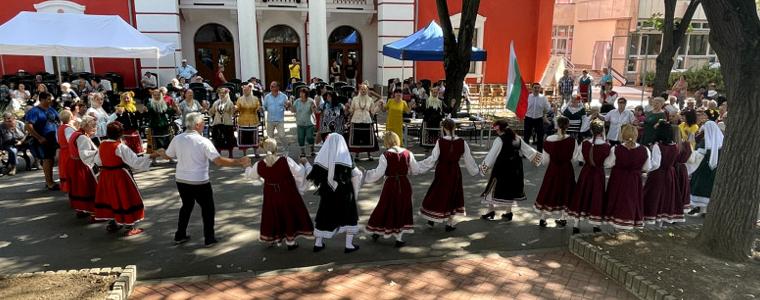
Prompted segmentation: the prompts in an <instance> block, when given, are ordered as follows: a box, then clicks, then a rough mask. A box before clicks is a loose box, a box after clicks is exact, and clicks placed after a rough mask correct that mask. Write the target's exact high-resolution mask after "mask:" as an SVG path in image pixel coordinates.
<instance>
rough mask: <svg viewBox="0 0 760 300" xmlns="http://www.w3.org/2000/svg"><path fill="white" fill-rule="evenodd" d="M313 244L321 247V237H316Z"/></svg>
mask: <svg viewBox="0 0 760 300" xmlns="http://www.w3.org/2000/svg"><path fill="white" fill-rule="evenodd" d="M314 246H317V247H322V246H324V244H322V237H317V241H316V242H314Z"/></svg>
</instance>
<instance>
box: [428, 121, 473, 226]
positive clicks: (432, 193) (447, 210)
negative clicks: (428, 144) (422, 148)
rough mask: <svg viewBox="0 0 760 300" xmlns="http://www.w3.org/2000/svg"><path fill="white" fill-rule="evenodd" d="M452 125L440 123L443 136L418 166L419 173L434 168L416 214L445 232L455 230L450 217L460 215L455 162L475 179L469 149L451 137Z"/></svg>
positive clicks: (461, 202) (461, 198) (461, 201)
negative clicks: (444, 226) (432, 175)
mask: <svg viewBox="0 0 760 300" xmlns="http://www.w3.org/2000/svg"><path fill="white" fill-rule="evenodd" d="M455 127H456V123H454V120H452V119H445V120H443V122H441V132H442V133H443V136H442V137H441V138H439V139H438V141H437V142H436V144H435V148H433V152H432V153H431V155H430V157H428V158H426V159H425V160H423V161H422V162H420V168H421V169H422V170H421V173H422V172H425V171H427V170H429V169H431V168H433V167H435V178H434V179H433V183H432V184H431V185H430V188H429V189H428V192H427V194H426V195H425V199H424V200H422V207H421V208H420V213H421V214H422V217H423V218H425V219H427V220H428V222H427V223H428V225H429V226H431V227H432V226H433V225H435V223H443V222H446V231H447V232H450V231H453V230H454V229H455V227H454V216H455V215H457V214H462V215H463V214H464V213H465V212H464V190H463V188H462V171H461V170H460V169H459V160H461V159H462V157H463V156H464V165H465V167H466V168H467V172H469V173H470V175H471V176H475V175H478V174H479V173H480V169H479V167H478V163H477V162H475V159H474V158H472V153H470V147H469V146H468V145H467V143H465V141H464V140H463V139H461V138H460V137H458V136H456V135H454V129H455Z"/></svg>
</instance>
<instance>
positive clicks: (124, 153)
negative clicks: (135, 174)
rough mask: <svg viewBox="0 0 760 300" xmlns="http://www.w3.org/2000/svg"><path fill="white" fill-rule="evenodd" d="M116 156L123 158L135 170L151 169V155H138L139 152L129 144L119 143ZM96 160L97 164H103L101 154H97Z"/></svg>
mask: <svg viewBox="0 0 760 300" xmlns="http://www.w3.org/2000/svg"><path fill="white" fill-rule="evenodd" d="M116 156H118V157H119V158H121V160H122V161H124V164H126V165H128V166H129V167H130V168H132V170H133V171H147V170H148V169H150V163H151V159H150V157H148V156H143V157H140V156H137V154H135V152H134V151H132V149H129V146H127V145H124V144H119V146H117V147H116ZM94 160H95V164H96V165H98V166H102V165H103V162H102V161H101V159H100V155H95V158H94Z"/></svg>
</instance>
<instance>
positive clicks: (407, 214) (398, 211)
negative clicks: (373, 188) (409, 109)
mask: <svg viewBox="0 0 760 300" xmlns="http://www.w3.org/2000/svg"><path fill="white" fill-rule="evenodd" d="M383 144H385V147H386V148H388V150H386V151H385V153H383V155H381V156H380V160H379V162H378V165H377V168H375V169H374V170H369V171H367V172H366V173H365V175H364V182H366V183H372V182H375V181H377V180H378V179H380V178H382V177H385V183H384V184H383V191H382V192H381V193H380V200H379V201H378V202H377V206H375V210H374V211H372V215H370V217H369V221H368V222H367V227H366V230H367V232H370V233H372V239H373V240H375V241H377V239H378V238H380V235H383V236H384V237H385V238H389V237H391V236H393V237H395V238H396V247H397V248H398V247H403V246H404V244H405V243H406V242H404V240H403V239H402V236H403V234H404V233H413V232H414V230H413V229H412V228H413V227H414V220H413V214H412V184H411V183H410V182H409V178H408V177H407V176H408V175H416V174H419V171H420V168H419V165H418V164H417V161H416V160H415V159H414V154H412V152H410V151H409V150H406V149H404V148H401V146H400V145H401V139H400V138H399V137H398V135H397V134H396V133H394V132H391V131H389V132H386V133H385V135H384V136H383Z"/></svg>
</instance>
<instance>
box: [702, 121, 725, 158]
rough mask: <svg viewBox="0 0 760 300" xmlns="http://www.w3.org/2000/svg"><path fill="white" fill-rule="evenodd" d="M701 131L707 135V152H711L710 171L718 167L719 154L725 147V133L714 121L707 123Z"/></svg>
mask: <svg viewBox="0 0 760 300" xmlns="http://www.w3.org/2000/svg"><path fill="white" fill-rule="evenodd" d="M699 130H701V131H704V133H705V150H710V169H713V170H715V168H716V167H718V152H719V150H720V148H722V147H723V132H722V131H721V130H720V127H718V124H715V122H713V121H707V122H705V124H704V125H702V128H700V129H699Z"/></svg>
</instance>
